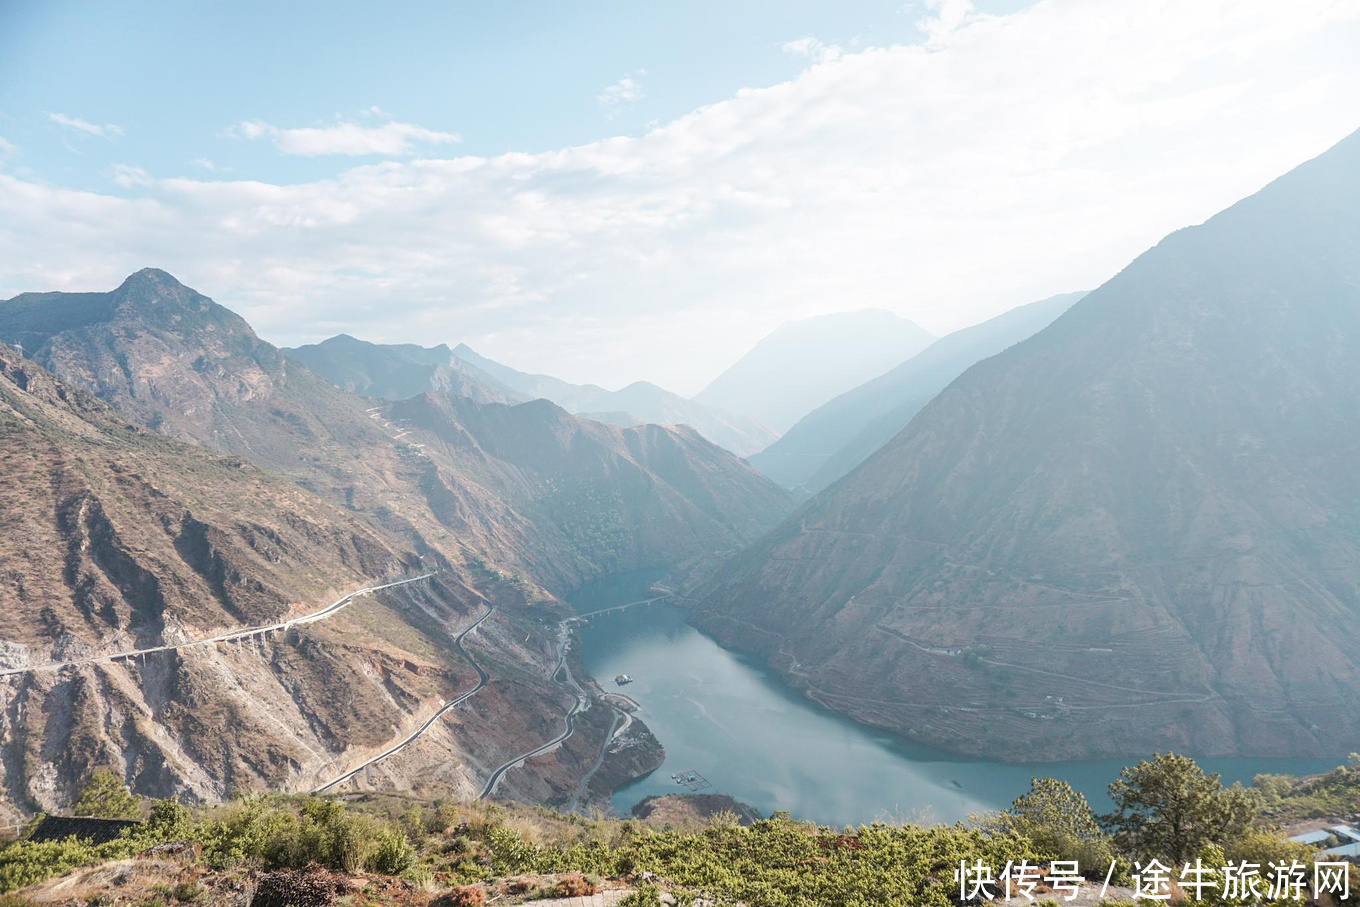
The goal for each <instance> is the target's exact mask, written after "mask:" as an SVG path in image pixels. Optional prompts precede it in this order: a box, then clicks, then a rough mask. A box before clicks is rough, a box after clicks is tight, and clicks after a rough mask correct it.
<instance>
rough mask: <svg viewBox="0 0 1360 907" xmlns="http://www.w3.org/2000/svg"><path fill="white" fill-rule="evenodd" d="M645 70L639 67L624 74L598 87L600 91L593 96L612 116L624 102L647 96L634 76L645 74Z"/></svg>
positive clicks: (632, 101)
mask: <svg viewBox="0 0 1360 907" xmlns="http://www.w3.org/2000/svg"><path fill="white" fill-rule="evenodd" d="M646 74H647V70H645V69H639V70H637V71H636V72H634V73H633V74H632V75H627V76H624V77H623V78H621V79H619V80H618V81H617V82H615V83H614V84H613V85H606V86H605V87H604V88H602V89H600V93H599V94H597V95H596V96H595V100H596V101H598V102H599V104H600V106H601V107H603V108H604V109H605V112H606V114H607V115H608V116H610V117H613V116H614V115H615V114H617V113H618V112H619V109H620V108H622V107H623V106H624V105H626V104H632V103H635V102H637V101H641V100H642V99H643V98H645V97H647V92H646V91H645V90H643V88H642V83H641V82H639V81H638V80H637V79H635V78H634V76H642V75H646Z"/></svg>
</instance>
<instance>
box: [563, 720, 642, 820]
mask: <svg viewBox="0 0 1360 907" xmlns="http://www.w3.org/2000/svg"><path fill="white" fill-rule="evenodd" d="M609 708H610V710H611V711H613V713H614V720H613V721H612V722H611V723H610V725H609V733H607V734H605V735H604V744H603V745H601V747H600V754H599V755H598V756H596V757H595V762H594V764H592V765H591V766H590V771H588V772H586V773H585V774H584V775H582V776H581V781H580V783H579V784H577V785H576V791H575V792H574V793H573V794H572V795H571V799H570V800H568V801H567V805H566V806H564V807H562V812H564V813H574V812H576V807H578V806H580V805H581V798H582V797H584V796H585V793H586V788H587V787H589V786H590V779H591V778H594V777H595V773H596V772H598V771H599V770H600V766H602V765H604V760H605V757H606V756H608V755H609V744H611V743H613V742H614V738H615V737H617V736H618V735H619V733H620V731H619V725H620V724H621V723H622V722H623V719H625V718H627V719H628V721H629V723H631V722H632V716H631V715H629V714H628V713H627V712H625V711H623V710H622V709H618V708H615V707H614V706H613V705H612V704H610V705H609ZM624 726H625V727H627V725H624Z"/></svg>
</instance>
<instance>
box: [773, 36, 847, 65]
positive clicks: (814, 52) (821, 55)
mask: <svg viewBox="0 0 1360 907" xmlns="http://www.w3.org/2000/svg"><path fill="white" fill-rule="evenodd" d="M781 49H782V50H783V51H784V53H786V54H789V55H791V56H795V57H807V58H808V59H809V60H812V61H814V62H817V63H830V62H831V61H833V60H836V59H839V58H840V56H841V54H843V53H844V52H845V51H844V50H843V49H842V48H841V46H840V45H839V44H823V43H822V42H821V41H819V40H817V39H816V38H812V37H807V38H798V39H796V40H793V41H786V42H784V44H783V46H782V48H781Z"/></svg>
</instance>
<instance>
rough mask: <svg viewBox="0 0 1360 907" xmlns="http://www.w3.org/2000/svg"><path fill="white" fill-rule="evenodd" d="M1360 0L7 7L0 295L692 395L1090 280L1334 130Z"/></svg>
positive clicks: (1, 30) (973, 318)
mask: <svg viewBox="0 0 1360 907" xmlns="http://www.w3.org/2000/svg"><path fill="white" fill-rule="evenodd" d="M1357 46H1360V3H1355V2H1353V0H1291V3H1290V4H1289V5H1288V6H1287V7H1286V6H1282V5H1281V4H1279V2H1278V0H1178V2H1176V3H1166V2H1165V0H1120V2H1117V3H1115V2H1109V3H1107V2H1102V0H1030V2H1024V3H1022V2H1016V0H976V2H970V0H919V2H909V3H903V2H901V0H896V2H883V0H843V2H837V3H826V2H818V3H813V2H804V0H792V2H790V0H784V2H774V0H768V2H767V0H742V2H731V0H727V2H687V3H671V4H656V3H566V2H536V3H514V4H509V3H489V2H488V3H478V4H471V3H459V4H453V3H439V4H435V3H430V4H405V5H400V6H398V7H397V8H396V10H395V11H394V10H390V9H386V8H380V7H378V6H376V5H374V4H357V3H347V2H332V3H326V4H319V3H315V4H308V3H285V4H264V3H255V2H246V0H243V2H235V3H169V2H158V3H149V2H140V3H139V2H129V3H116V4H115V3H93V2H89V3H70V2H61V0H47V2H31V0H17V2H16V0H0V298H6V297H8V296H10V295H13V294H15V293H19V292H23V291H27V290H52V289H61V290H100V289H109V288H111V287H113V286H116V285H117V284H118V283H119V282H120V281H121V280H122V279H123V277H125V276H126V275H127V274H129V273H131V272H133V271H135V270H137V269H139V268H142V267H147V266H155V267H161V268H165V269H166V270H168V271H170V272H171V273H173V274H175V275H176V276H178V277H179V278H180V279H181V280H183V281H184V282H185V283H188V284H189V285H191V286H194V287H195V288H197V289H199V290H200V291H202V292H204V293H207V294H208V295H210V296H212V297H213V298H215V299H217V300H218V301H219V302H222V303H223V304H225V305H228V306H230V307H231V308H233V309H235V310H236V311H238V312H240V313H241V314H242V315H244V316H245V317H246V318H247V319H249V320H250V322H251V323H252V324H253V325H254V326H255V327H256V329H257V330H258V331H259V332H260V333H261V335H262V336H264V337H266V338H267V339H270V340H272V341H274V342H276V343H279V344H285V345H291V344H296V343H303V342H312V341H317V340H321V339H324V338H325V337H327V336H330V335H331V334H335V333H338V332H341V331H344V332H348V333H351V334H354V335H356V336H359V337H364V338H367V339H371V340H375V341H382V342H418V343H426V344H434V343H439V342H446V343H450V344H455V343H459V342H466V343H469V344H471V345H472V346H473V347H474V348H476V349H478V350H479V351H480V352H482V353H484V354H486V355H489V356H492V357H494V358H497V359H500V360H502V361H504V362H506V363H508V364H510V365H513V366H516V367H518V368H522V369H526V370H532V371H542V372H548V373H551V374H557V375H560V376H561V377H563V378H566V379H568V380H573V381H582V382H585V381H590V382H595V383H599V384H602V385H606V386H611V387H618V386H622V385H624V384H627V383H629V382H631V381H633V380H637V379H649V380H653V381H656V382H658V383H660V384H663V385H665V386H667V387H670V388H672V389H674V390H677V391H679V392H681V393H695V392H697V391H698V390H700V389H701V388H702V387H703V386H704V385H705V384H706V383H707V382H708V381H709V380H711V379H712V378H713V377H714V376H715V375H717V374H718V373H719V372H720V371H721V370H722V369H723V368H724V367H725V366H726V365H728V364H729V363H730V362H731V361H733V360H734V359H736V358H737V357H738V356H740V355H741V354H742V353H743V352H744V351H745V350H747V349H749V348H750V346H752V345H753V344H754V343H755V342H757V341H758V340H759V339H760V337H762V336H763V335H764V334H766V333H768V332H769V331H771V330H773V329H774V328H775V327H777V326H778V325H779V324H780V323H782V322H784V321H786V320H790V319H797V318H805V317H810V316H814V315H820V314H825V313H829V312H836V311H849V310H854V309H860V308H867V307H877V308H884V309H888V310H891V311H895V312H897V313H899V314H901V315H903V316H904V317H908V318H911V319H913V320H915V321H917V322H918V323H920V324H921V325H922V326H924V327H925V328H927V329H928V330H930V331H932V332H934V333H936V334H943V333H947V332H949V331H952V330H956V329H958V328H960V327H964V326H967V325H969V324H973V323H976V322H978V321H980V320H983V319H985V318H988V317H991V316H993V315H996V314H999V313H1001V312H1003V311H1005V310H1006V309H1008V308H1011V307H1014V306H1016V305H1020V304H1024V303H1026V302H1030V301H1033V300H1035V299H1040V298H1043V297H1046V296H1049V295H1052V294H1055V293H1060V292H1067V291H1071V290H1076V289H1089V288H1091V287H1094V286H1096V285H1098V284H1099V283H1101V282H1103V281H1104V280H1105V279H1106V278H1108V277H1109V276H1110V275H1112V274H1113V273H1115V272H1116V271H1118V270H1119V269H1120V268H1121V267H1123V266H1124V265H1125V264H1127V263H1128V261H1130V260H1131V259H1132V258H1133V257H1134V256H1136V255H1137V254H1138V253H1139V252H1141V251H1142V250H1144V249H1145V248H1147V247H1148V246H1150V245H1152V244H1153V243H1155V242H1157V240H1159V239H1160V238H1161V237H1162V236H1163V235H1165V234H1166V233H1168V232H1170V231H1172V230H1174V229H1177V228H1179V227H1182V226H1185V225H1186V224H1191V223H1197V222H1199V221H1202V220H1204V219H1205V218H1207V217H1208V216H1210V215H1212V214H1213V213H1214V212H1215V211H1217V210H1219V209H1221V208H1223V207H1225V206H1226V205H1228V204H1230V203H1232V202H1233V201H1235V200H1236V199H1238V198H1241V197H1242V196H1244V195H1247V194H1249V193H1250V192H1253V191H1255V190H1256V189H1257V188H1259V187H1260V186H1261V185H1263V184H1264V183H1265V182H1267V181H1269V180H1270V179H1272V178H1273V177H1275V176H1278V175H1279V174H1281V173H1283V172H1284V171H1286V170H1288V169H1290V168H1291V167H1293V166H1295V165H1297V164H1298V163H1300V162H1301V161H1303V160H1305V159H1307V158H1309V157H1312V156H1314V155H1316V154H1319V153H1321V152H1322V151H1323V150H1325V149H1326V148H1327V147H1328V146H1329V145H1331V144H1332V143H1334V142H1336V141H1337V140H1339V139H1340V138H1342V137H1343V136H1345V135H1347V134H1349V133H1350V132H1351V131H1353V130H1354V129H1355V128H1356V127H1357V126H1360V112H1358V111H1357V107H1356V104H1355V99H1356V98H1357V97H1360V57H1357V55H1356V54H1355V53H1354V49H1355V47H1357Z"/></svg>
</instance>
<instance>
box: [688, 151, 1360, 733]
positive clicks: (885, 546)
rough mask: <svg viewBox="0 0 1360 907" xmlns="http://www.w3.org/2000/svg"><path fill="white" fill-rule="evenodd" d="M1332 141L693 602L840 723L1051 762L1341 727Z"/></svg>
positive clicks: (1344, 579)
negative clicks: (855, 721) (847, 719)
mask: <svg viewBox="0 0 1360 907" xmlns="http://www.w3.org/2000/svg"><path fill="white" fill-rule="evenodd" d="M1357 212H1360V133H1357V134H1355V135H1352V136H1351V137H1350V138H1348V139H1346V140H1345V141H1343V142H1342V143H1340V144H1339V145H1337V146H1336V147H1335V148H1333V149H1332V150H1330V151H1329V152H1327V153H1326V154H1324V155H1323V156H1321V157H1319V158H1317V159H1316V160H1313V161H1310V162H1308V163H1306V164H1304V165H1302V166H1300V167H1299V168H1297V169H1296V170H1294V171H1293V172H1291V173H1289V174H1287V175H1286V176H1284V177H1282V178H1281V179H1279V180H1277V181H1276V182H1274V183H1272V184H1271V185H1269V186H1268V187H1266V188H1265V189H1263V190H1262V191H1261V192H1259V193H1258V194H1256V195H1254V196H1252V197H1250V198H1248V199H1246V200H1244V201H1242V202H1240V203H1238V204H1236V205H1234V206H1233V207H1231V208H1229V209H1227V210H1226V211H1224V212H1222V213H1220V214H1219V215H1217V216H1215V217H1214V218H1212V219H1210V220H1209V221H1208V222H1206V223H1205V224H1203V225H1201V226H1198V227H1193V228H1190V229H1186V230H1182V231H1180V232H1177V233H1175V234H1172V235H1171V236H1169V237H1167V238H1166V239H1165V240H1163V241H1162V242H1161V243H1160V244H1159V245H1157V246H1156V247H1155V248H1153V249H1151V250H1149V251H1148V252H1146V253H1145V254H1144V255H1142V256H1141V257H1140V258H1138V259H1137V260H1136V261H1134V262H1133V263H1132V264H1131V265H1129V266H1128V267H1127V268H1126V269H1125V270H1124V271H1123V272H1121V273H1120V274H1119V275H1117V276H1116V277H1115V278H1113V279H1112V280H1110V281H1109V282H1108V283H1106V284H1105V285H1104V286H1102V287H1100V288H1099V289H1097V290H1095V291H1094V292H1092V293H1091V294H1090V295H1088V296H1087V297H1086V298H1084V299H1083V300H1081V301H1080V302H1079V303H1077V304H1076V305H1075V306H1073V307H1072V309H1071V310H1069V311H1068V312H1067V313H1066V314H1064V315H1063V316H1061V317H1060V318H1058V319H1057V321H1055V322H1054V323H1053V324H1052V325H1051V326H1049V327H1048V328H1047V329H1045V330H1043V331H1041V332H1040V333H1039V334H1037V335H1036V336H1034V337H1032V338H1030V339H1029V340H1027V341H1025V342H1023V343H1020V344H1018V345H1016V346H1014V347H1012V348H1010V349H1008V350H1006V351H1005V352H1003V353H1001V354H999V355H997V356H994V357H992V358H990V359H988V360H986V361H984V362H981V363H979V364H978V365H976V366H974V367H973V368H971V369H969V370H968V371H967V372H966V373H965V374H964V375H963V376H962V377H960V378H959V379H958V380H956V381H955V382H954V383H953V384H951V385H950V386H949V387H948V388H947V389H946V390H945V391H944V392H943V393H941V394H940V395H939V396H938V397H936V398H935V399H934V400H933V401H932V402H931V403H930V404H929V405H928V406H926V408H925V409H924V410H923V411H922V412H921V413H920V414H919V415H918V416H917V417H916V419H915V420H914V421H913V422H912V423H911V424H910V426H908V428H907V429H906V430H904V431H903V432H902V433H901V434H899V435H898V436H897V437H895V438H894V439H893V440H892V441H890V442H889V443H888V445H887V446H885V447H884V448H882V449H881V450H880V451H878V452H877V453H876V454H874V455H873V456H872V457H870V458H869V459H868V460H867V461H866V462H865V463H864V464H862V465H861V466H860V467H858V468H857V469H856V470H854V471H853V472H851V473H850V474H849V475H848V476H847V477H846V478H844V479H843V480H842V481H840V482H838V483H836V484H835V485H833V486H832V487H831V488H829V489H828V490H827V491H825V492H823V493H821V494H820V495H818V496H817V497H815V498H813V499H812V500H811V501H810V502H809V503H808V504H807V505H806V506H805V507H803V508H802V509H801V510H800V511H798V512H797V513H796V514H795V515H794V516H793V517H791V518H790V519H789V520H787V521H785V523H784V524H782V525H781V527H780V528H779V529H777V530H776V531H775V532H773V533H772V534H771V535H770V536H768V537H767V538H766V539H765V540H764V541H762V542H761V543H760V544H758V545H757V546H755V547H753V548H752V549H751V550H750V551H749V552H748V553H746V554H744V555H743V556H741V557H739V558H737V559H735V560H734V561H732V562H731V563H730V565H729V566H728V569H726V570H725V571H724V572H723V573H722V575H721V576H720V577H719V578H718V579H717V580H716V581H715V583H714V585H713V586H712V588H711V590H710V594H709V595H708V596H707V598H706V600H705V601H704V602H703V604H702V613H701V614H700V615H699V617H698V620H699V622H700V623H701V625H703V626H704V627H706V628H708V629H710V630H712V631H714V632H716V633H718V634H720V636H721V637H722V638H723V639H724V640H725V641H727V642H729V643H737V644H741V645H744V646H749V647H752V648H755V649H757V650H759V651H760V652H762V653H764V655H765V656H766V657H767V658H768V659H769V660H770V661H771V662H772V663H773V664H775V665H778V666H779V667H780V669H781V670H782V671H783V672H784V674H785V676H786V677H788V678H789V679H790V681H791V682H793V683H795V684H797V685H799V686H801V687H803V688H804V689H806V690H807V691H808V692H809V693H810V694H811V695H813V696H815V697H816V698H818V699H820V700H821V701H823V702H825V703H827V704H828V705H831V706H833V707H835V708H837V709H840V710H842V711H844V712H848V713H850V714H851V715H854V716H856V717H858V718H860V719H863V720H865V721H868V722H872V723H875V724H879V725H882V726H885V727H889V728H892V729H894V730H897V731H900V732H903V733H905V734H908V735H910V736H912V737H914V738H916V739H920V740H924V741H929V742H931V743H934V744H938V745H941V746H945V747H949V748H952V749H957V750H968V751H971V752H980V753H986V754H989V755H992V756H997V757H1001V758H1007V759H1026V758H1044V759H1076V758H1085V757H1092V756H1101V755H1110V754H1135V753H1147V752H1150V751H1152V750H1164V749H1176V750H1179V751H1188V752H1194V753H1199V754H1204V755H1220V754H1232V753H1237V754H1256V755H1279V754H1288V755H1296V756H1304V755H1318V754H1327V755H1338V754H1345V753H1348V752H1351V751H1354V750H1355V749H1356V748H1357V747H1358V746H1360V701H1358V700H1357V699H1356V697H1355V695H1354V694H1355V690H1356V689H1357V688H1360V620H1357V617H1360V472H1358V471H1357V470H1356V468H1355V467H1356V463H1358V462H1360V369H1357V368H1356V362H1360V214H1357Z"/></svg>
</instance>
